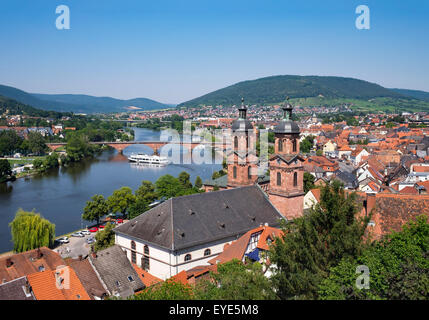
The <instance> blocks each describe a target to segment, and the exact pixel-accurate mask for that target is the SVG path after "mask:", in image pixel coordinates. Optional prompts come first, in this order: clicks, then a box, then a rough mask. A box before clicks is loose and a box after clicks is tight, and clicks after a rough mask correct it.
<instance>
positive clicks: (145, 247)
mask: <svg viewBox="0 0 429 320" xmlns="http://www.w3.org/2000/svg"><path fill="white" fill-rule="evenodd" d="M143 251H144V254H147V255H149V247H148V246H144V249H143Z"/></svg>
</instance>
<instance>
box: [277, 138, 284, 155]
mask: <svg viewBox="0 0 429 320" xmlns="http://www.w3.org/2000/svg"><path fill="white" fill-rule="evenodd" d="M278 149H279V151H280V152H281V151H283V141H282V139H279V140H278Z"/></svg>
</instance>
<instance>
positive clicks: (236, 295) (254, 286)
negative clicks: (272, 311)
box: [196, 259, 276, 300]
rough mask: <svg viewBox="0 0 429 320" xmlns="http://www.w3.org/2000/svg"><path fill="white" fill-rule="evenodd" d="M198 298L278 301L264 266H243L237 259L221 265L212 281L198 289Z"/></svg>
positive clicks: (250, 264)
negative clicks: (265, 273)
mask: <svg viewBox="0 0 429 320" xmlns="http://www.w3.org/2000/svg"><path fill="white" fill-rule="evenodd" d="M196 297H197V298H198V299H209V300H265V299H268V300H273V299H276V295H275V293H274V291H273V289H272V285H271V283H270V281H269V280H268V278H267V277H265V275H264V273H263V272H262V266H261V265H260V264H259V263H257V262H255V263H249V264H243V263H242V262H241V261H240V260H237V259H233V260H231V261H229V262H226V263H223V264H219V265H218V267H217V272H214V273H212V274H211V277H210V280H208V281H204V282H202V283H201V284H200V285H199V286H198V287H197V290H196Z"/></svg>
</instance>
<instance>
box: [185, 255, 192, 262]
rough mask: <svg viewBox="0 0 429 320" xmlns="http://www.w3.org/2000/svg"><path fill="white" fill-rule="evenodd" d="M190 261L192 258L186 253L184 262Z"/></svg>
mask: <svg viewBox="0 0 429 320" xmlns="http://www.w3.org/2000/svg"><path fill="white" fill-rule="evenodd" d="M191 259H192V256H191V255H190V254H189V253H188V254H187V255H186V256H185V261H190V260H191Z"/></svg>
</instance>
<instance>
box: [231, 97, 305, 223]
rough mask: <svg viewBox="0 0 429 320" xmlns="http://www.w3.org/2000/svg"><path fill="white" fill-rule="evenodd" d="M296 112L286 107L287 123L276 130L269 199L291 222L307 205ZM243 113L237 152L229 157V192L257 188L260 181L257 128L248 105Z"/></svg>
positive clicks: (235, 132) (236, 126)
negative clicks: (249, 118) (256, 147)
mask: <svg viewBox="0 0 429 320" xmlns="http://www.w3.org/2000/svg"><path fill="white" fill-rule="evenodd" d="M292 109H293V108H292V106H291V105H290V104H289V103H287V104H286V105H285V106H284V107H283V119H282V120H281V121H280V123H279V124H278V125H277V126H276V127H275V129H274V133H275V147H274V150H275V155H274V156H273V157H271V159H270V160H269V168H270V185H269V190H268V197H269V199H270V201H271V203H272V204H273V205H274V206H275V207H276V208H277V210H278V211H279V212H280V213H281V214H282V215H283V216H284V217H285V218H287V219H294V218H298V217H300V216H302V215H303V205H304V167H303V161H304V159H303V158H302V157H301V156H300V155H299V135H300V130H299V127H298V125H297V124H296V123H295V122H293V121H292ZM239 111H240V116H239V118H238V119H237V120H236V121H235V122H234V123H233V125H232V145H233V148H232V150H233V151H232V152H231V153H230V154H229V155H228V157H227V164H228V188H237V187H244V186H249V185H253V184H255V183H257V180H258V174H257V165H258V158H257V156H256V152H255V151H254V147H255V143H256V141H255V139H254V134H253V126H252V124H251V123H250V121H249V120H247V118H246V112H247V108H246V107H245V106H244V104H242V106H241V108H240V109H239Z"/></svg>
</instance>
